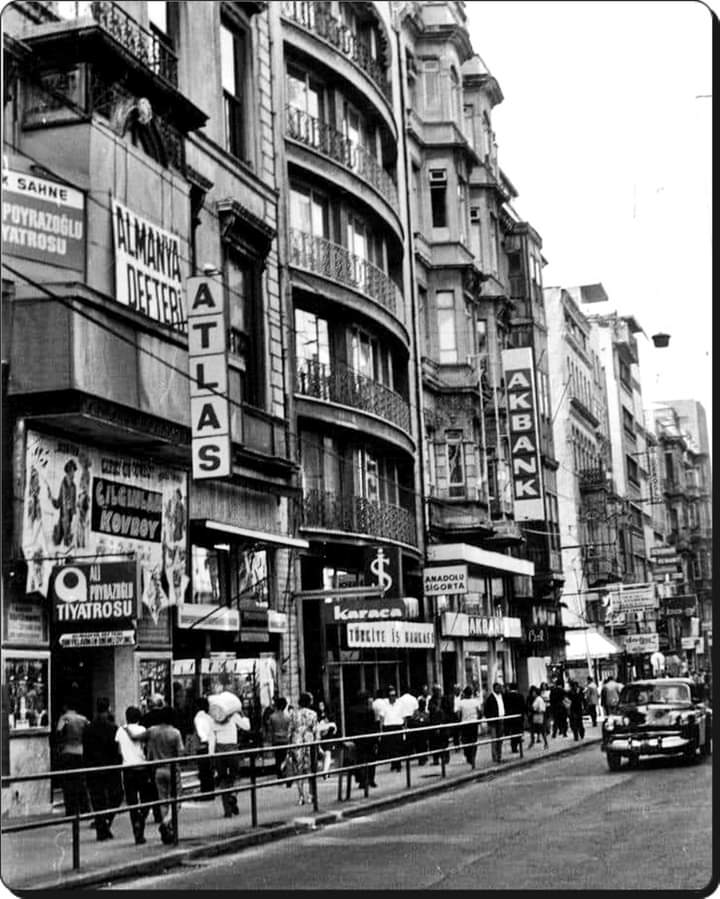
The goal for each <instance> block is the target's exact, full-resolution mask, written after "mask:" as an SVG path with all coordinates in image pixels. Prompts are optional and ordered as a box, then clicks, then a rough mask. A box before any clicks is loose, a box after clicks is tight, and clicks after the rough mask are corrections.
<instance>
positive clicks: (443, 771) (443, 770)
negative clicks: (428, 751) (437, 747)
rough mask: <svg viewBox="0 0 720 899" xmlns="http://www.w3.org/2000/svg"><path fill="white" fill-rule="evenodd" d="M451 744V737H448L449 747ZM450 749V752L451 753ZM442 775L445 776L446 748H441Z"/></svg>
mask: <svg viewBox="0 0 720 899" xmlns="http://www.w3.org/2000/svg"><path fill="white" fill-rule="evenodd" d="M449 746H450V738H449V737H448V747H449ZM449 751H450V750H449V749H448V753H449ZM440 775H441V776H442V777H445V750H444V749H442V748H441V752H440Z"/></svg>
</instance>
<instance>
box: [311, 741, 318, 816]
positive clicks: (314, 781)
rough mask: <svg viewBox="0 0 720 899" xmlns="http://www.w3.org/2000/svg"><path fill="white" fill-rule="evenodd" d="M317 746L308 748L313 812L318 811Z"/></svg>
mask: <svg viewBox="0 0 720 899" xmlns="http://www.w3.org/2000/svg"><path fill="white" fill-rule="evenodd" d="M317 757H318V751H317V744H315V743H313V745H312V747H311V748H310V773H311V777H310V793H311V794H312V804H313V811H314V812H316V811H317V810H318V794H317Z"/></svg>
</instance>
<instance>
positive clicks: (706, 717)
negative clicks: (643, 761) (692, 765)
mask: <svg viewBox="0 0 720 899" xmlns="http://www.w3.org/2000/svg"><path fill="white" fill-rule="evenodd" d="M711 738H712V710H711V708H710V706H709V704H708V703H707V702H705V701H704V699H703V698H702V694H701V693H700V691H699V689H698V687H697V685H696V684H695V682H694V681H693V680H691V679H689V678H684V677H673V678H657V679H652V680H640V681H634V682H633V683H631V684H627V686H625V687H623V690H622V692H621V694H620V704H619V705H618V706H617V708H616V709H615V711H614V713H613V714H611V715H609V716H608V717H607V718H606V719H605V721H604V722H603V727H602V744H601V746H600V748H601V750H602V751H603V752H604V753H605V755H606V758H607V763H608V768H609V769H610V770H611V771H617V770H618V769H619V768H620V765H621V764H622V759H623V758H627V759H628V760H629V762H630V764H631V765H633V764H637V762H638V759H639V758H640V757H641V756H649V755H668V756H669V755H681V756H683V757H684V758H686V759H688V761H689V760H691V759H694V758H695V756H696V755H697V753H698V752H700V753H702V754H703V755H709V754H710V751H711Z"/></svg>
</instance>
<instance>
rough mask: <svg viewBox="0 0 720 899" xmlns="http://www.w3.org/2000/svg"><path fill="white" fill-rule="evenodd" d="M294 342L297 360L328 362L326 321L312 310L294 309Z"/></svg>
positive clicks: (323, 363) (328, 347)
mask: <svg viewBox="0 0 720 899" xmlns="http://www.w3.org/2000/svg"><path fill="white" fill-rule="evenodd" d="M295 343H296V353H297V358H298V359H299V360H304V361H306V362H319V363H320V364H321V365H329V364H330V339H329V336H328V323H327V320H326V319H324V318H320V317H319V316H317V315H315V314H314V313H313V312H306V311H305V310H304V309H296V310H295Z"/></svg>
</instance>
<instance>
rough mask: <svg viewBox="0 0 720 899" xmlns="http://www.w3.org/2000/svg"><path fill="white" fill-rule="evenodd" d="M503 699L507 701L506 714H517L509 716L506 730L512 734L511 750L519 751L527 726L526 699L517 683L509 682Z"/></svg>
mask: <svg viewBox="0 0 720 899" xmlns="http://www.w3.org/2000/svg"><path fill="white" fill-rule="evenodd" d="M503 701H504V703H505V714H506V715H508V716H512V715H514V716H516V717H509V718H508V720H507V722H506V726H505V732H506V733H507V734H509V735H510V750H511V752H519V751H520V744H521V743H522V738H523V730H524V727H525V700H524V699H523V697H522V695H521V694H520V692H519V691H518V688H517V684H516V683H510V684H508V688H507V690H506V691H505V695H504V696H503Z"/></svg>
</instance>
